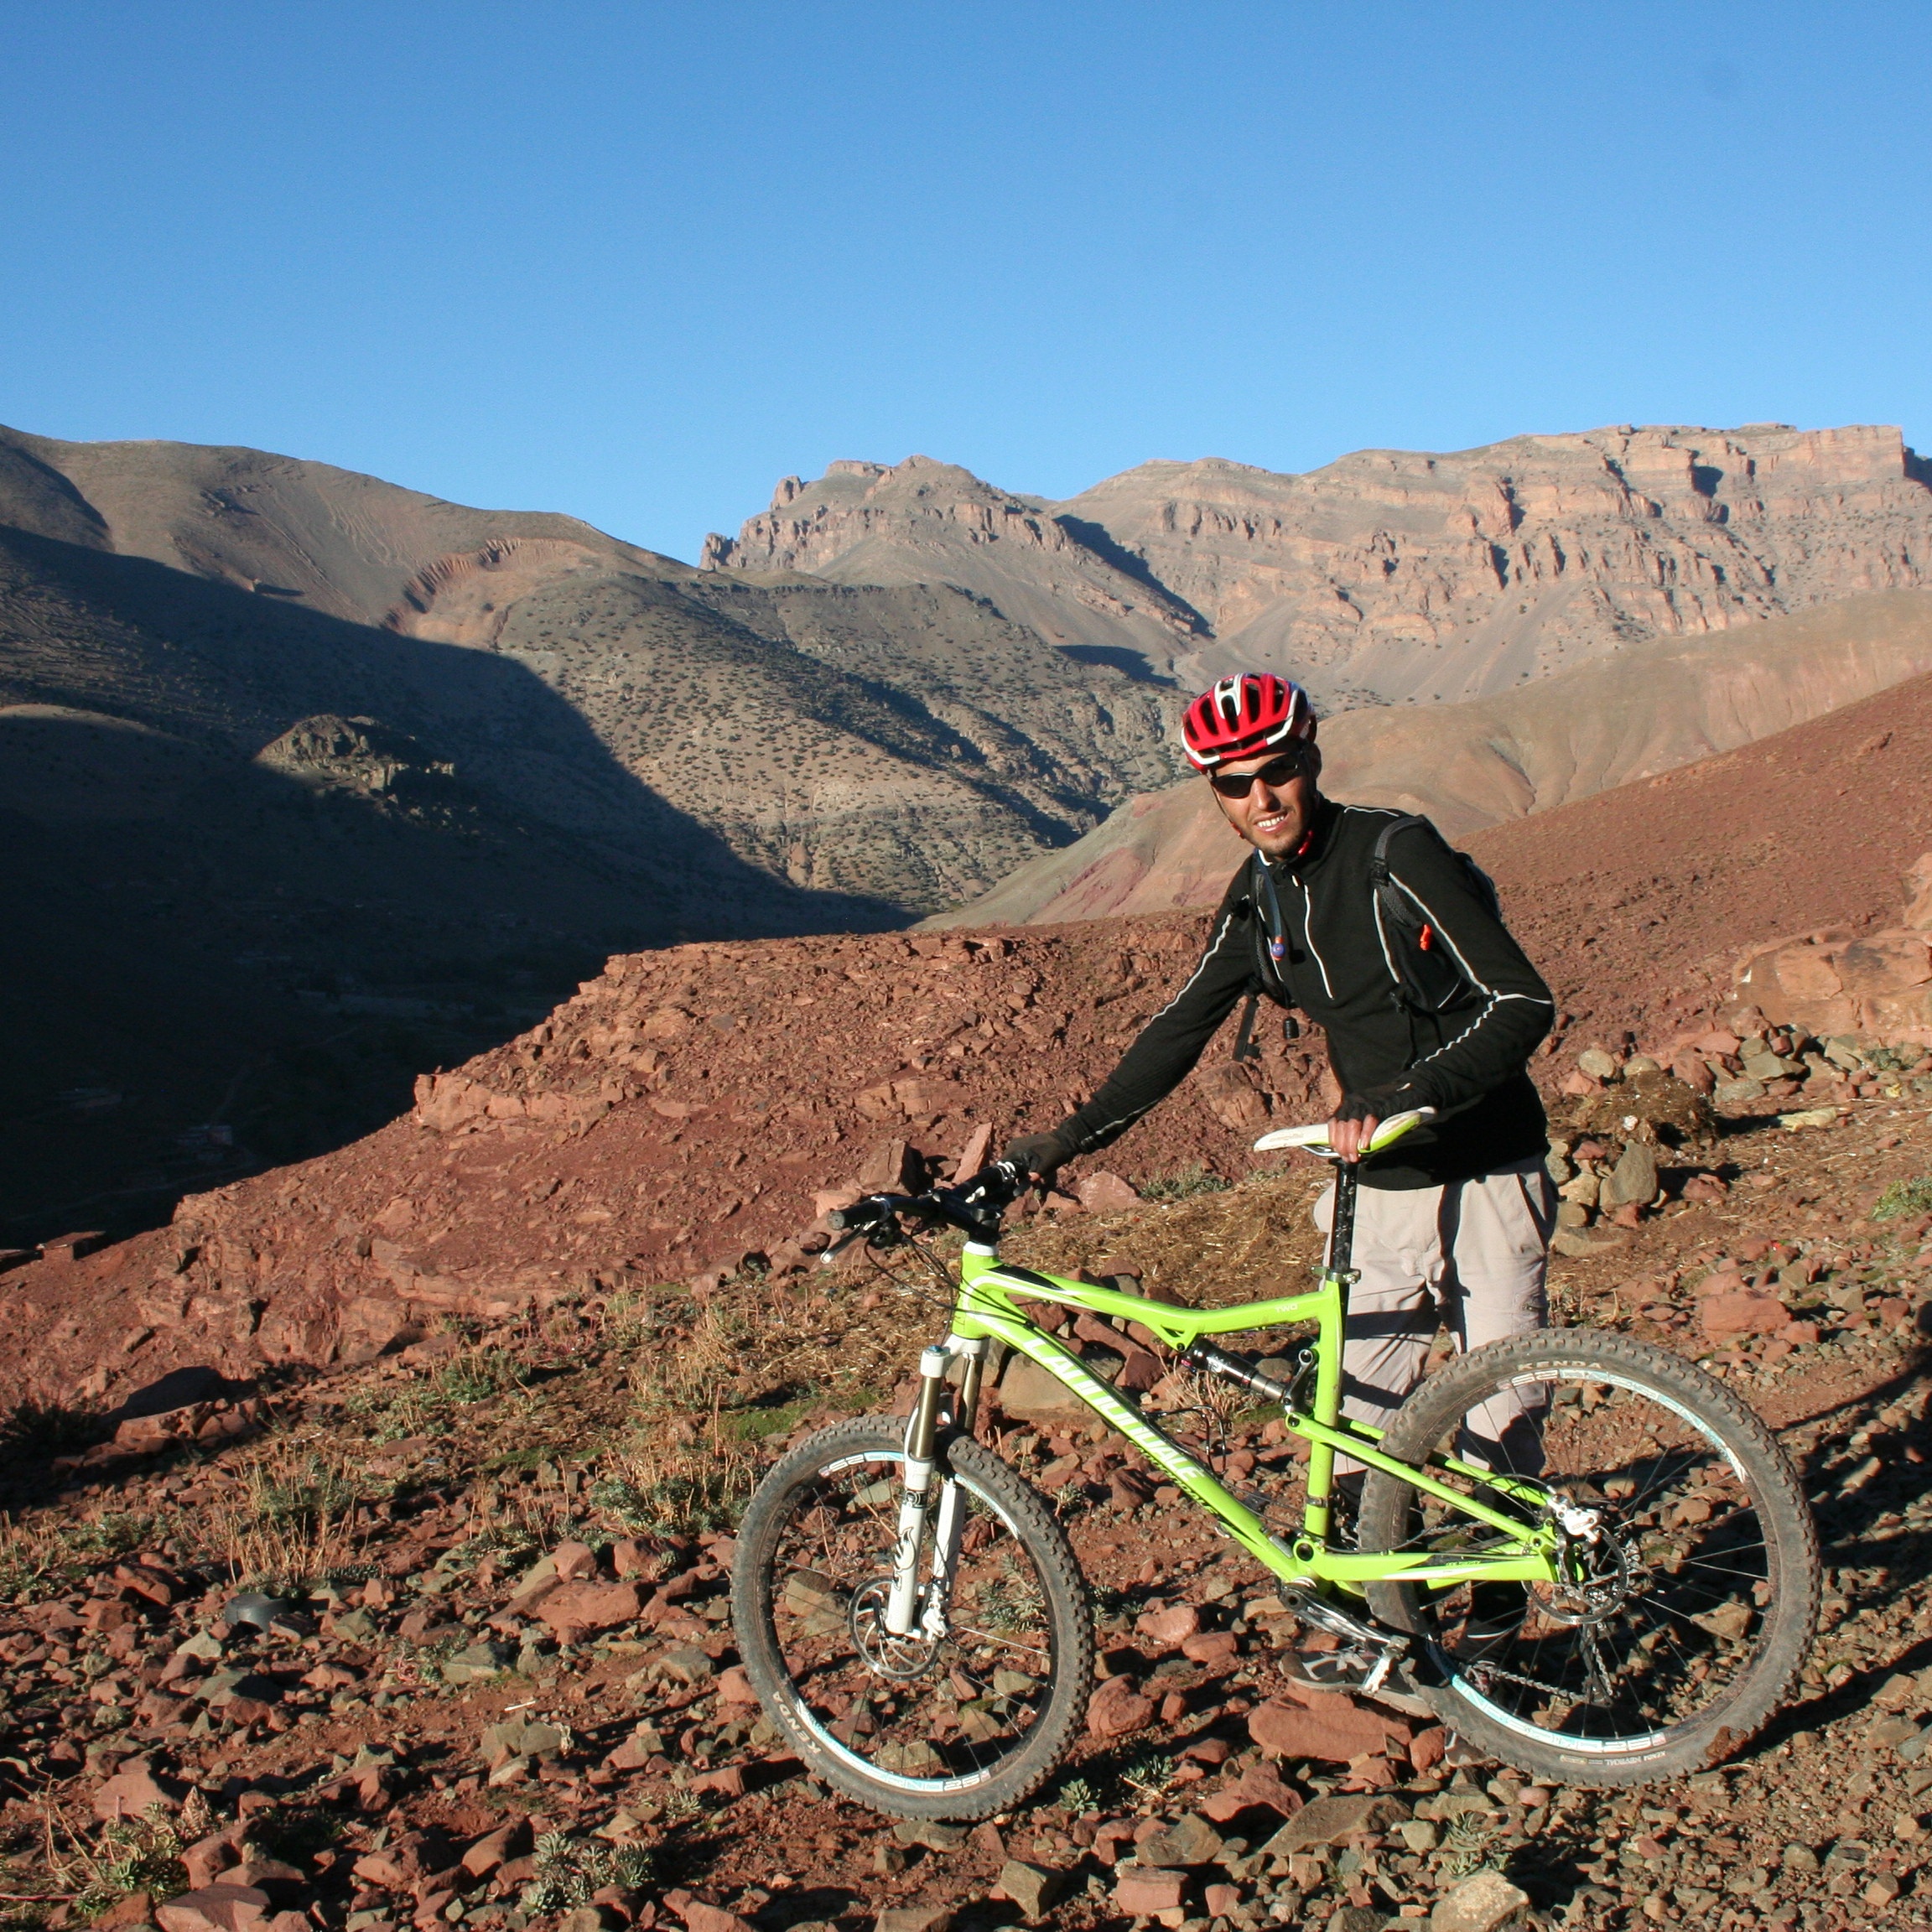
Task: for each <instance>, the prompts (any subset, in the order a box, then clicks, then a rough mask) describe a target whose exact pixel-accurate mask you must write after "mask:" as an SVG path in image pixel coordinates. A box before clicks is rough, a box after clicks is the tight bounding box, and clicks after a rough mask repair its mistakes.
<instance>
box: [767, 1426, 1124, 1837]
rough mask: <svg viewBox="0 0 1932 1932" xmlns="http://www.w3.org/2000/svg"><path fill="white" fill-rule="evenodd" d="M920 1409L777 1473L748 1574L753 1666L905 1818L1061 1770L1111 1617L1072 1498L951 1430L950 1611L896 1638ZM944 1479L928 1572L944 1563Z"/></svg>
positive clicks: (828, 1434) (819, 1759)
mask: <svg viewBox="0 0 1932 1932" xmlns="http://www.w3.org/2000/svg"><path fill="white" fill-rule="evenodd" d="M905 1431H906V1425H905V1424H904V1423H903V1422H901V1421H896V1420H894V1419H893V1418H891V1416H883V1415H880V1416H867V1417H865V1418H863V1419H861V1420H857V1421H853V1422H842V1423H839V1425H837V1426H835V1427H833V1428H830V1429H826V1430H822V1431H820V1432H819V1433H818V1434H817V1435H815V1436H812V1437H811V1438H810V1439H809V1440H808V1441H805V1442H803V1443H802V1444H801V1445H800V1446H798V1447H797V1449H794V1450H793V1451H792V1452H791V1453H790V1454H789V1455H787V1457H784V1459H783V1460H782V1462H779V1463H778V1464H777V1466H776V1467H775V1468H773V1469H772V1471H771V1473H770V1474H769V1475H768V1476H766V1478H765V1480H764V1482H763V1483H761V1484H760V1485H759V1487H758V1490H757V1493H756V1494H755V1495H754V1496H753V1498H751V1502H750V1505H749V1507H748V1508H747V1509H746V1510H745V1519H744V1522H743V1524H741V1525H740V1529H739V1533H738V1549H737V1555H736V1558H735V1561H734V1564H733V1572H732V1612H733V1623H734V1626H735V1629H736V1632H737V1635H738V1646H739V1650H740V1654H741V1655H742V1656H743V1658H744V1661H745V1675H746V1676H747V1677H749V1678H750V1681H751V1685H752V1688H753V1689H754V1690H756V1691H757V1693H758V1696H759V1697H760V1699H761V1701H762V1702H763V1704H764V1706H765V1708H766V1711H767V1712H768V1713H769V1714H770V1715H771V1718H772V1719H773V1721H774V1722H776V1723H777V1724H778V1725H779V1726H780V1727H781V1728H782V1730H783V1731H784V1732H785V1734H786V1736H787V1738H788V1739H789V1740H790V1742H791V1743H792V1746H793V1748H795V1749H796V1750H797V1753H798V1754H799V1756H800V1757H801V1758H802V1759H803V1760H804V1761H805V1763H806V1765H807V1766H808V1768H810V1769H811V1770H813V1771H814V1772H816V1773H817V1774H818V1775H819V1776H820V1777H822V1778H823V1779H826V1780H827V1781H828V1783H830V1784H835V1785H836V1786H838V1788H839V1789H840V1790H842V1791H844V1792H845V1793H846V1794H848V1795H849V1796H850V1797H853V1798H855V1799H857V1800H859V1801H860V1803H861V1804H863V1805H870V1806H871V1807H872V1808H873V1809H874V1810H879V1811H884V1812H887V1813H889V1814H891V1815H896V1816H899V1817H905V1818H925V1819H960V1820H969V1819H979V1818H989V1817H991V1816H993V1815H995V1813H997V1812H1000V1811H1005V1810H1010V1809H1012V1808H1013V1807H1014V1806H1015V1805H1019V1804H1021V1802H1023V1801H1024V1800H1026V1798H1027V1797H1028V1796H1029V1795H1030V1794H1031V1793H1032V1792H1034V1791H1035V1790H1036V1789H1038V1788H1039V1786H1040V1785H1041V1784H1043V1783H1044V1782H1045V1781H1046V1779H1047V1778H1048V1777H1049V1776H1050V1775H1051V1774H1052V1771H1053V1769H1054V1767H1055V1766H1056V1765H1057V1764H1058V1763H1059V1762H1060V1760H1061V1758H1062V1756H1064V1754H1065V1753H1066V1750H1067V1744H1068V1742H1069V1741H1070V1740H1071V1738H1072V1735H1073V1732H1074V1731H1075V1728H1076V1727H1078V1725H1079V1723H1080V1722H1082V1720H1083V1718H1084V1716H1085V1715H1086V1711H1087V1703H1088V1696H1090V1694H1091V1692H1092V1690H1093V1617H1092V1613H1091V1612H1090V1611H1089V1609H1088V1599H1087V1590H1086V1585H1085V1582H1084V1580H1083V1577H1082V1576H1081V1574H1080V1568H1079V1565H1078V1561H1076V1559H1075V1557H1074V1555H1073V1552H1072V1548H1071V1547H1070V1546H1069V1545H1068V1544H1067V1538H1066V1536H1065V1535H1064V1533H1063V1532H1062V1529H1061V1528H1060V1525H1059V1523H1058V1521H1057V1519H1055V1517H1054V1515H1053V1513H1052V1510H1050V1509H1048V1508H1047V1507H1046V1504H1045V1503H1044V1502H1043V1501H1042V1500H1041V1498H1040V1496H1039V1495H1038V1493H1036V1491H1034V1490H1033V1489H1031V1488H1029V1487H1028V1486H1027V1485H1026V1483H1024V1482H1022V1481H1021V1478H1019V1477H1018V1476H1016V1475H1015V1473H1014V1472H1013V1471H1012V1470H1010V1468H1008V1467H1007V1466H1006V1465H1005V1463H1004V1462H1001V1461H1000V1459H999V1457H996V1456H995V1455H993V1454H991V1453H990V1452H989V1451H987V1450H985V1449H983V1448H982V1447H981V1446H979V1444H978V1443H977V1442H974V1441H970V1440H968V1439H965V1438H963V1437H962V1438H955V1439H954V1440H953V1441H950V1442H948V1443H945V1444H943V1446H942V1448H941V1451H940V1455H939V1460H938V1466H937V1473H938V1476H939V1477H940V1478H943V1480H944V1481H946V1482H949V1483H956V1484H957V1485H958V1493H959V1496H960V1498H961V1501H962V1504H963V1517H962V1521H963V1529H962V1531H961V1535H960V1539H959V1554H958V1561H957V1564H956V1566H955V1568H954V1571H953V1587H952V1591H951V1593H950V1597H949V1600H948V1604H947V1606H946V1612H947V1622H948V1626H949V1628H948V1633H947V1634H946V1635H945V1636H943V1637H942V1638H938V1639H920V1638H916V1637H915V1638H895V1637H893V1636H891V1634H890V1633H888V1632H887V1631H886V1629H885V1627H884V1623H883V1621H882V1619H881V1616H880V1611H881V1608H882V1606H883V1601H884V1585H885V1582H886V1580H887V1579H889V1577H890V1576H891V1568H892V1556H893V1547H894V1545H895V1543H896V1540H897V1533H898V1510H899V1504H900V1500H901V1495H902V1493H903V1486H904V1468H905V1461H906V1457H905V1449H904V1436H905ZM938 1493H939V1485H938V1484H937V1483H935V1484H934V1486H933V1495H934V1498H935V1502H934V1507H933V1508H932V1509H928V1511H927V1538H926V1541H927V1547H926V1548H925V1549H924V1550H922V1551H921V1553H920V1559H919V1576H920V1579H921V1581H922V1584H924V1583H925V1581H927V1578H928V1577H929V1576H930V1574H931V1559H932V1537H933V1529H934V1525H935V1523H936V1521H937V1496H938Z"/></svg>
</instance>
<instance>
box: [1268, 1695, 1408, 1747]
mask: <svg viewBox="0 0 1932 1932" xmlns="http://www.w3.org/2000/svg"><path fill="white" fill-rule="evenodd" d="M1248 1735H1249V1737H1252V1738H1253V1739H1254V1742H1256V1743H1257V1744H1259V1746H1260V1747H1261V1748H1262V1749H1263V1750H1264V1751H1265V1752H1266V1753H1268V1755H1269V1756H1270V1758H1323V1759H1325V1760H1327V1762H1329V1763H1336V1764H1346V1763H1348V1761H1349V1760H1350V1759H1351V1758H1360V1757H1363V1756H1365V1755H1368V1754H1370V1753H1377V1752H1380V1751H1382V1750H1384V1748H1386V1747H1387V1744H1388V1742H1389V1739H1390V1738H1391V1737H1393V1738H1394V1739H1395V1740H1396V1741H1397V1742H1399V1743H1401V1744H1404V1745H1406V1744H1407V1742H1409V1739H1410V1736H1411V1732H1410V1727H1409V1726H1408V1725H1406V1724H1405V1723H1404V1722H1402V1721H1401V1719H1400V1718H1398V1717H1391V1716H1387V1715H1385V1714H1384V1713H1383V1712H1381V1711H1374V1710H1371V1709H1369V1708H1368V1706H1364V1705H1361V1704H1358V1703H1357V1702H1356V1701H1355V1700H1354V1699H1353V1697H1350V1696H1347V1695H1345V1694H1344V1693H1343V1692H1340V1691H1333V1692H1329V1693H1327V1694H1317V1696H1315V1698H1314V1701H1313V1702H1312V1703H1311V1704H1306V1705H1303V1704H1291V1703H1287V1702H1285V1701H1281V1700H1280V1699H1272V1700H1270V1701H1269V1702H1268V1703H1265V1704H1263V1705H1261V1706H1259V1707H1258V1708H1257V1709H1255V1710H1254V1711H1252V1712H1251V1713H1250V1714H1249V1718H1248Z"/></svg>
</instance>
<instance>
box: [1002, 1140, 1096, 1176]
mask: <svg viewBox="0 0 1932 1932" xmlns="http://www.w3.org/2000/svg"><path fill="white" fill-rule="evenodd" d="M1078 1151H1079V1150H1078V1148H1076V1147H1075V1146H1074V1145H1073V1143H1072V1141H1071V1140H1068V1139H1067V1135H1065V1133H1064V1132H1062V1130H1060V1129H1059V1128H1055V1129H1054V1130H1053V1131H1052V1133H1051V1134H1022V1135H1021V1136H1020V1138H1019V1139H1018V1140H1013V1141H1010V1142H1008V1144H1007V1147H1006V1151H1005V1155H1004V1156H1002V1158H1003V1159H1005V1160H1007V1161H1011V1162H1012V1163H1013V1165H1014V1166H1015V1167H1023V1168H1025V1169H1026V1171H1027V1172H1028V1173H1029V1174H1032V1175H1036V1176H1038V1178H1039V1179H1041V1180H1042V1181H1044V1182H1047V1183H1048V1184H1049V1185H1051V1184H1052V1179H1053V1176H1055V1175H1056V1174H1057V1172H1058V1171H1060V1169H1061V1167H1062V1166H1064V1165H1065V1164H1066V1163H1067V1161H1071V1160H1072V1158H1073V1156H1074V1155H1075V1154H1077V1153H1078Z"/></svg>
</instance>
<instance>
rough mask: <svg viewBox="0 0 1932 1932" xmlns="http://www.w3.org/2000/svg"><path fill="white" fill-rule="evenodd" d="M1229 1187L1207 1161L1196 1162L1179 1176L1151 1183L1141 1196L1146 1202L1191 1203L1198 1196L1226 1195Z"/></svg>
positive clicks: (1174, 1175)
mask: <svg viewBox="0 0 1932 1932" xmlns="http://www.w3.org/2000/svg"><path fill="white" fill-rule="evenodd" d="M1228 1186H1229V1183H1228V1182H1226V1181H1223V1179H1222V1178H1221V1176H1219V1175H1218V1174H1217V1173H1216V1172H1215V1171H1214V1170H1213V1168H1212V1167H1210V1166H1208V1165H1207V1162H1206V1161H1191V1162H1189V1164H1188V1165H1187V1166H1185V1167H1183V1168H1182V1170H1181V1171H1180V1172H1179V1173H1178V1174H1168V1175H1165V1176H1161V1178H1159V1179H1157V1180H1153V1181H1150V1182H1148V1183H1147V1184H1146V1186H1145V1187H1143V1188H1142V1189H1141V1190H1140V1196H1141V1198H1142V1199H1143V1200H1145V1201H1191V1200H1192V1199H1193V1198H1194V1197H1195V1196H1196V1195H1197V1194H1222V1193H1225V1192H1227V1190H1228Z"/></svg>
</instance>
